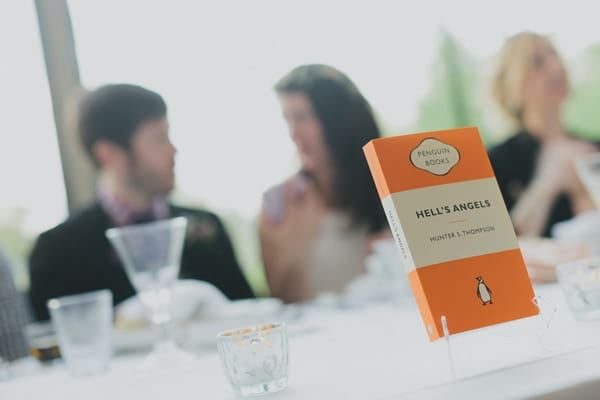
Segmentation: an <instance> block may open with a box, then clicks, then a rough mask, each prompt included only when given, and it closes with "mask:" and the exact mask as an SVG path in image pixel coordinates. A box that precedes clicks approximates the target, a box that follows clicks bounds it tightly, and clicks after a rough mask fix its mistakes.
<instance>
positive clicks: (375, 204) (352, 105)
mask: <svg viewBox="0 0 600 400" xmlns="http://www.w3.org/2000/svg"><path fill="white" fill-rule="evenodd" d="M275 91H276V92H277V93H278V94H285V93H302V94H304V95H306V96H307V97H308V99H309V100H310V102H311V104H312V106H313V109H314V110H315V113H316V115H317V118H318V119H319V121H320V122H321V125H322V126H323V131H324V132H323V134H324V136H325V143H326V144H327V148H328V150H329V153H330V154H331V156H332V158H333V163H334V167H335V171H334V174H335V175H334V176H335V181H334V182H335V183H334V184H335V185H336V187H335V193H336V195H337V198H336V203H337V204H336V205H337V206H338V207H340V208H342V209H346V210H347V211H348V212H349V213H350V214H351V215H352V216H353V219H354V222H355V223H362V224H365V225H366V226H367V227H368V228H369V229H370V231H371V232H377V231H379V230H381V229H383V228H384V227H385V226H386V219H385V214H384V212H383V207H382V206H381V201H380V200H379V197H378V195H377V191H376V189H375V184H374V183H373V178H372V177H371V173H370V171H369V168H368V165H367V161H366V159H365V156H364V154H363V151H362V146H364V145H365V144H366V143H367V142H368V141H369V140H371V139H375V138H378V137H380V134H379V128H378V127H377V123H376V122H375V118H374V116H373V112H372V110H371V106H370V105H369V103H368V102H367V100H366V99H365V98H364V97H363V96H362V94H361V93H360V92H359V90H358V88H357V87H356V86H355V85H354V83H353V82H352V81H351V80H350V79H349V78H348V77H347V76H346V75H344V74H343V73H342V72H340V71H338V70H336V69H335V68H333V67H330V66H327V65H319V64H314V65H302V66H299V67H297V68H295V69H293V70H292V71H291V72H290V73H288V74H287V75H286V76H284V77H283V78H282V79H281V80H280V81H279V82H277V84H276V85H275Z"/></svg>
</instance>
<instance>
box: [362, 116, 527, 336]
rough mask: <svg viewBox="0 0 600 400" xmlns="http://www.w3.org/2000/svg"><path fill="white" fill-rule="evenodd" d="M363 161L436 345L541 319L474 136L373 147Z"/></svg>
mask: <svg viewBox="0 0 600 400" xmlns="http://www.w3.org/2000/svg"><path fill="white" fill-rule="evenodd" d="M364 152H365V155H366V157H367V161H368V163H369V168H370V169H371V173H372V174H373V179H374V181H375V184H376V186H377V191H378V193H379V197H380V198H381V201H382V203H383V207H384V209H385V212H386V215H387V218H388V222H389V225H390V228H391V230H392V234H393V235H394V238H395V240H396V243H397V244H398V246H399V250H400V256H401V258H402V261H403V264H404V266H405V269H406V271H407V273H408V280H409V282H410V285H411V288H412V291H413V294H414V296H415V298H416V301H417V304H418V306H419V310H420V312H421V316H422V318H423V322H424V323H425V327H426V329H427V333H428V335H429V339H430V340H435V339H438V338H440V337H442V336H443V335H444V334H443V330H442V322H441V318H442V316H445V317H446V321H447V326H448V331H449V333H450V334H454V333H459V332H464V331H468V330H472V329H476V328H481V327H484V326H489V325H493V324H497V323H501V322H506V321H511V320H514V319H518V318H524V317H529V316H533V315H536V314H538V308H537V307H536V305H535V304H534V303H533V297H534V292H533V288H532V286H531V281H530V280H529V276H528V274H527V270H526V268H525V263H524V261H523V258H522V256H521V251H520V250H519V245H518V243H517V238H516V235H515V232H514V229H513V226H512V223H511V220H510V217H509V215H508V211H507V209H506V206H505V205H504V201H503V199H502V195H501V193H500V189H499V188H498V184H497V182H496V177H495V175H494V171H493V170H492V166H491V164H490V161H489V159H488V157H487V152H486V150H485V147H484V145H483V142H482V141H481V138H480V136H479V132H478V131H477V128H475V127H468V128H459V129H451V130H444V131H436V132H427V133H420V134H413V135H404V136H396V137H388V138H381V139H374V140H372V141H370V142H369V143H367V144H366V145H365V146H364Z"/></svg>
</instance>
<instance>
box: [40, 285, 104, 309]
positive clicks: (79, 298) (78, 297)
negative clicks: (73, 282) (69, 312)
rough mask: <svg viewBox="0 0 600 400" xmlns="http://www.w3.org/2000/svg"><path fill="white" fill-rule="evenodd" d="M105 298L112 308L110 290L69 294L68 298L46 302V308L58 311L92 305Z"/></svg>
mask: <svg viewBox="0 0 600 400" xmlns="http://www.w3.org/2000/svg"><path fill="white" fill-rule="evenodd" d="M103 298H108V299H109V301H110V302H111V306H112V292H111V291H110V290H108V289H99V290H94V291H91V292H83V293H78V294H69V295H66V296H60V297H53V298H51V299H48V301H47V302H46V306H47V307H48V309H49V310H57V309H59V308H61V307H64V306H71V305H74V304H83V303H90V302H93V301H96V300H98V299H103Z"/></svg>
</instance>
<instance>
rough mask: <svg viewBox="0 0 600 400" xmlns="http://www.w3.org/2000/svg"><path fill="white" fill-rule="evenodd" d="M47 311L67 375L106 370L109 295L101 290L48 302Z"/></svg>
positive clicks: (110, 312) (109, 338) (109, 336)
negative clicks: (69, 373)
mask: <svg viewBox="0 0 600 400" xmlns="http://www.w3.org/2000/svg"><path fill="white" fill-rule="evenodd" d="M48 309H49V310H50V317H51V319H52V323H53V325H54V328H55V329H56V333H57V335H58V343H59V345H60V351H61V354H62V357H63V359H64V360H65V362H66V364H67V368H68V369H69V371H70V372H71V374H72V375H73V376H82V375H90V374H94V373H98V372H102V371H104V370H106V369H107V368H108V365H109V363H110V359H111V356H112V320H113V310H112V293H111V292H110V291H109V290H106V289H104V290H98V291H94V292H88V293H83V294H77V295H71V296H64V297H59V298H55V299H50V300H48Z"/></svg>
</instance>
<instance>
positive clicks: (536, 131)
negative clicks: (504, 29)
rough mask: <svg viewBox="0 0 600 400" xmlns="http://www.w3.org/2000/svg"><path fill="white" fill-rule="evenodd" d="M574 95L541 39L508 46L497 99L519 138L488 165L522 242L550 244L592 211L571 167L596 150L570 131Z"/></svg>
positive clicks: (521, 38)
mask: <svg viewBox="0 0 600 400" xmlns="http://www.w3.org/2000/svg"><path fill="white" fill-rule="evenodd" d="M568 94H569V85H568V80H567V74H566V71H565V66H564V64H563V62H562V60H561V58H560V56H559V55H558V53H557V52H556V49H555V48H554V46H553V45H552V43H551V42H550V41H549V40H548V39H547V38H546V37H544V36H541V35H539V34H536V33H529V32H526V33H519V34H517V35H515V36H513V37H511V38H509V39H508V40H507V41H506V44H505V45H504V48H503V49H502V51H501V53H500V60H499V68H498V71H497V74H496V76H495V79H494V82H493V95H494V97H495V100H496V101H497V102H498V104H499V105H500V107H501V108H502V110H503V111H504V112H505V114H506V115H507V116H508V117H510V118H511V119H512V120H513V121H514V122H515V123H516V125H517V127H518V132H517V133H516V134H515V135H514V136H512V137H511V138H509V139H508V140H507V141H506V142H504V143H502V144H500V145H499V146H497V147H495V148H493V149H491V150H490V160H491V162H492V165H493V167H494V171H495V172H496V176H497V178H498V183H499V185H500V189H501V190H502V194H503V196H504V199H505V201H506V205H507V207H508V209H509V210H510V212H511V217H512V220H513V224H514V226H515V229H516V231H517V233H518V234H520V235H524V236H549V233H550V229H551V227H552V225H553V224H554V223H556V222H559V221H562V220H566V219H569V218H571V217H573V216H574V215H577V214H579V213H582V212H584V211H587V210H590V209H592V208H594V206H593V203H592V200H591V198H590V197H589V195H588V193H587V192H586V191H585V189H584V187H583V186H582V184H581V182H580V181H579V179H578V178H577V175H576V173H575V168H574V165H573V162H574V161H575V160H576V159H577V158H578V157H581V156H583V155H585V154H588V153H591V152H594V151H598V146H597V145H595V144H592V143H590V142H588V141H585V140H583V139H579V138H577V137H575V136H572V135H571V134H570V133H569V132H567V131H566V129H565V127H564V125H563V123H562V121H561V118H560V111H561V106H562V104H563V103H564V100H565V99H566V98H567V95H568Z"/></svg>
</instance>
